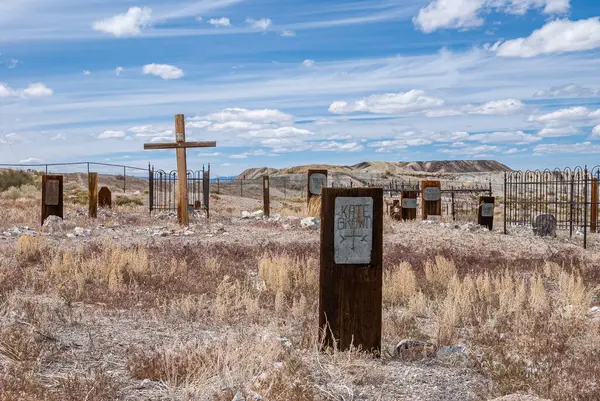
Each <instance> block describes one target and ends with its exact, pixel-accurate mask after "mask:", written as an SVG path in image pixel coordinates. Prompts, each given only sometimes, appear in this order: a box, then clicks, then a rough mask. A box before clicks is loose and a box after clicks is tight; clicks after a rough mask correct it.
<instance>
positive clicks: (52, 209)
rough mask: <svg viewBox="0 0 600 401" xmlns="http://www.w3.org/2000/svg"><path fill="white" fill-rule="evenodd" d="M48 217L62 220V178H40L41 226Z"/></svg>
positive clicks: (44, 176)
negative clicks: (56, 217)
mask: <svg viewBox="0 0 600 401" xmlns="http://www.w3.org/2000/svg"><path fill="white" fill-rule="evenodd" d="M48 216H58V217H60V218H61V219H62V218H63V176H62V175H50V174H44V175H43V176H42V225H44V221H46V219H47V218H48Z"/></svg>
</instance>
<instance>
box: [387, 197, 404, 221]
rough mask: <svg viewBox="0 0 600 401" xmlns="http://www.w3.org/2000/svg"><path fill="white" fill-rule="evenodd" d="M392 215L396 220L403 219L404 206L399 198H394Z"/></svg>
mask: <svg viewBox="0 0 600 401" xmlns="http://www.w3.org/2000/svg"><path fill="white" fill-rule="evenodd" d="M390 216H391V217H392V219H394V220H401V219H402V206H401V205H400V200H399V199H394V200H393V203H392V207H391V209H390Z"/></svg>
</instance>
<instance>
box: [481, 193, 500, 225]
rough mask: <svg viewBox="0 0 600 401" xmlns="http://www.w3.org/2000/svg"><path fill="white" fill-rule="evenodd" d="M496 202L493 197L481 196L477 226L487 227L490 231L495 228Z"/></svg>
mask: <svg viewBox="0 0 600 401" xmlns="http://www.w3.org/2000/svg"><path fill="white" fill-rule="evenodd" d="M495 200H496V198H495V197H493V196H480V197H479V207H478V208H477V210H478V211H477V224H479V225H480V226H484V227H487V228H488V229H489V230H490V231H491V230H492V229H493V228H494V211H495V208H496V205H495Z"/></svg>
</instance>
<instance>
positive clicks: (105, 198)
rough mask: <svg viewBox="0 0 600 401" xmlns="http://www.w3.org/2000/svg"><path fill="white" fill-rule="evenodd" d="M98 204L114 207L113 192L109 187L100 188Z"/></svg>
mask: <svg viewBox="0 0 600 401" xmlns="http://www.w3.org/2000/svg"><path fill="white" fill-rule="evenodd" d="M98 206H100V207H108V208H112V193H111V192H110V189H108V187H102V188H100V191H99V192H98Z"/></svg>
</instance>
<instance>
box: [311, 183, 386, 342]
mask: <svg viewBox="0 0 600 401" xmlns="http://www.w3.org/2000/svg"><path fill="white" fill-rule="evenodd" d="M321 201H322V206H321V256H320V275H319V333H320V339H321V341H322V343H323V344H325V345H326V346H329V347H331V346H333V345H334V343H337V346H338V348H339V349H340V350H347V349H349V348H350V347H351V346H355V347H361V348H362V350H364V351H371V352H374V353H377V354H379V352H380V351H381V320H382V319H381V307H382V304H381V300H382V264H383V188H324V189H323V197H322V200H321Z"/></svg>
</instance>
